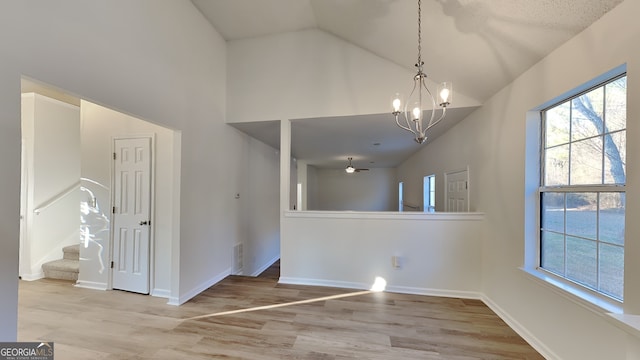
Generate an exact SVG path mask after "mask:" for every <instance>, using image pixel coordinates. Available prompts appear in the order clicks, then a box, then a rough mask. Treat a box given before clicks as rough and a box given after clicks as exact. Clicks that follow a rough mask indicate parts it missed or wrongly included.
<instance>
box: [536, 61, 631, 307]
mask: <svg viewBox="0 0 640 360" xmlns="http://www.w3.org/2000/svg"><path fill="white" fill-rule="evenodd" d="M626 76H627V73H626V71H624V72H621V73H618V74H615V75H614V76H610V77H607V78H605V79H602V80H601V81H599V82H597V83H594V84H593V85H591V86H589V87H588V88H585V89H583V90H582V91H580V92H577V93H574V94H572V95H571V96H566V97H562V98H560V99H559V101H555V102H553V103H552V104H550V105H549V106H547V107H545V108H542V109H541V110H540V112H539V114H540V115H539V116H540V127H539V131H540V139H539V150H538V155H539V159H538V161H539V163H538V169H539V179H538V189H537V214H538V216H537V241H536V251H537V256H536V270H539V271H542V272H543V273H544V276H551V277H552V278H554V279H555V281H559V282H560V283H561V284H562V288H565V290H566V289H567V286H569V287H570V288H576V291H577V292H586V293H587V294H589V296H594V297H595V298H597V299H598V301H600V300H604V301H606V302H610V301H613V302H614V303H617V304H622V303H623V302H624V290H623V293H622V294H621V297H620V298H618V297H616V296H613V295H611V294H608V293H606V292H603V291H600V290H598V289H596V288H594V287H591V286H589V285H586V284H583V283H581V282H579V281H577V280H576V279H572V278H571V277H568V276H567V275H566V273H567V264H566V259H567V250H566V246H567V237H575V236H574V234H571V233H567V225H566V213H567V203H566V196H567V194H569V193H594V194H597V195H596V199H597V200H596V204H597V207H596V219H597V221H598V224H599V213H600V194H603V193H622V194H625V195H626V182H627V181H626V176H625V179H624V183H623V184H620V183H605V178H604V173H605V164H606V159H605V158H606V153H605V151H606V150H605V147H604V143H603V145H602V149H601V151H602V179H601V182H602V183H601V184H585V185H582V184H571V168H569V170H568V177H569V178H568V179H567V184H566V185H546V181H545V180H546V179H545V177H546V170H547V169H546V155H547V150H549V149H553V148H554V147H555V146H564V145H565V144H566V145H569V162H570V161H571V155H572V154H571V146H572V145H573V144H574V143H577V142H579V141H582V140H585V139H590V138H596V137H602V138H603V141H606V140H605V139H604V138H605V137H606V135H608V134H615V133H618V132H622V131H624V132H625V136H626V133H627V124H626V118H625V126H624V128H623V129H615V130H613V131H608V128H607V127H606V114H605V117H604V121H605V122H604V124H605V125H604V127H603V128H602V131H601V133H598V134H596V135H593V136H591V137H585V138H580V139H574V138H573V131H572V130H573V129H572V128H571V125H570V127H569V131H568V136H569V140H568V141H567V142H566V143H560V144H554V145H553V146H550V147H548V148H547V144H546V142H547V133H546V130H547V129H546V126H547V118H546V115H547V112H548V110H550V109H553V108H556V107H558V106H561V105H563V104H566V103H569V104H571V102H572V101H573V100H574V99H576V98H579V97H581V96H583V95H585V94H587V93H590V92H592V91H594V90H596V89H599V88H603V91H604V93H603V99H602V101H603V102H604V103H606V101H607V100H606V85H608V84H610V83H613V82H615V81H617V80H619V79H621V78H624V77H626ZM626 106H627V101H625V107H626ZM572 111H573V109H572V107H570V115H569V121H570V123H571V121H572V120H573V114H572V113H571V112H572ZM625 151H626V143H625ZM625 162H626V161H625ZM625 173H626V170H625ZM625 175H626V174H625ZM545 193H564V194H565V195H564V204H563V206H562V208H563V209H564V217H565V220H564V223H563V231H562V236H563V242H564V247H565V248H564V253H563V256H564V259H565V260H564V263H563V266H564V275H561V274H558V273H556V272H554V271H552V270H549V269H546V268H544V267H543V266H542V262H543V233H544V232H545V231H549V229H544V228H543V223H542V221H543V212H544V210H545V208H544V204H543V195H544V194H545ZM624 215H625V217H626V206H625V208H624ZM598 226H599V225H598ZM595 237H596V238H595V239H590V238H589V239H587V238H585V239H586V240H589V241H594V242H595V244H596V261H595V265H596V276H597V279H598V280H597V285H596V286H597V287H599V285H600V271H601V268H600V263H599V260H598V257H599V256H600V250H599V245H600V244H601V243H605V244H607V242H606V241H605V242H602V241H601V240H600V234H599V233H598V231H597V230H596V236H595ZM625 238H626V237H625V236H624V235H623V242H622V245H616V246H619V247H622V249H623V252H624V245H625V244H624V241H625V240H626V239H625ZM622 274H623V278H622V285H623V287H624V282H625V278H624V265H623V268H622ZM570 292H573V290H571V291H570Z"/></svg>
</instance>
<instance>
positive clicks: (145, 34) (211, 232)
mask: <svg viewBox="0 0 640 360" xmlns="http://www.w3.org/2000/svg"><path fill="white" fill-rule="evenodd" d="M114 24H117V26H114ZM0 43H2V46H1V47H0V57H1V58H2V66H1V67H0V166H1V167H2V169H3V174H4V175H3V176H2V177H0V197H1V198H2V202H0V244H1V246H2V251H0V285H1V287H2V289H3V291H2V292H0V303H2V305H3V306H2V308H1V309H0V324H2V328H1V329H0V339H2V340H6V341H11V340H15V338H16V324H17V323H16V321H17V320H16V319H17V317H16V316H17V311H16V309H17V284H18V283H17V281H18V280H17V278H18V277H17V269H18V234H19V222H18V219H17V217H18V210H19V194H20V190H19V189H20V96H19V94H20V79H21V76H23V75H24V76H27V77H29V78H32V79H37V80H39V81H41V82H43V83H46V84H50V85H52V86H54V87H56V88H60V89H65V90H66V91H67V92H68V93H70V94H74V95H76V96H77V97H80V98H84V99H87V100H89V101H91V102H94V103H97V104H103V105H106V106H108V107H109V108H112V109H116V110H118V111H121V112H123V113H126V114H131V115H133V116H136V117H139V118H142V119H146V120H149V121H153V122H154V123H156V124H158V125H161V126H166V127H170V128H173V129H176V130H180V131H182V138H181V142H182V161H181V176H180V177H179V180H180V186H181V197H180V199H179V200H180V203H179V206H180V210H181V216H180V228H179V229H180V244H179V247H178V248H177V249H174V251H173V252H172V256H173V258H172V269H171V274H172V277H173V278H172V282H171V287H172V288H171V297H172V300H174V301H175V302H176V303H177V302H181V301H185V300H186V299H188V298H190V297H191V296H193V295H195V294H197V293H198V292H199V291H200V290H201V289H202V288H206V287H208V286H209V285H210V284H211V283H212V282H213V281H215V280H216V279H218V278H219V277H220V276H223V275H224V274H226V273H228V269H229V268H230V264H231V257H230V253H231V245H232V243H233V242H234V240H233V238H232V237H231V236H230V234H232V230H231V229H232V228H235V226H236V223H237V222H238V219H237V217H236V216H235V215H233V214H234V212H233V211H230V209H231V208H232V207H233V205H234V204H233V202H234V201H235V200H234V199H233V191H234V187H235V186H234V184H235V183H236V182H237V180H238V178H237V174H238V166H239V165H238V164H237V163H236V161H235V160H236V159H235V156H234V155H233V153H229V151H228V148H229V145H230V144H231V145H233V144H237V143H239V142H240V141H241V139H242V138H243V136H242V135H240V134H237V133H236V132H234V131H232V129H230V127H229V126H228V125H225V124H224V115H225V109H226V91H225V88H226V78H227V74H226V44H225V42H224V40H223V39H222V38H221V37H220V35H219V34H218V33H217V32H216V31H215V30H214V29H212V27H211V26H210V24H209V23H208V22H207V21H206V19H205V18H204V17H203V16H202V15H201V14H200V12H198V10H197V9H196V8H195V7H194V6H193V5H192V4H191V3H190V2H188V1H172V0H140V1H135V2H131V1H127V0H108V1H107V0H98V1H91V2H87V1H82V0H59V1H55V2H41V1H33V0H26V1H5V2H2V3H1V5H0ZM220 169H225V171H220ZM174 280H175V281H174Z"/></svg>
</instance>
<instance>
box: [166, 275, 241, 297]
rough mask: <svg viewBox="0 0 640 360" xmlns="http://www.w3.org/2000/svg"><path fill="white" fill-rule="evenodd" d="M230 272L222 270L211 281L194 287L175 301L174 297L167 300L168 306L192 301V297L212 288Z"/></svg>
mask: <svg viewBox="0 0 640 360" xmlns="http://www.w3.org/2000/svg"><path fill="white" fill-rule="evenodd" d="M231 270H232V269H231V268H228V269H226V270H224V271H223V272H221V273H219V274H218V275H216V276H214V277H212V278H211V279H209V280H207V281H205V282H203V283H201V284H200V285H198V286H196V287H194V288H193V289H191V290H189V291H187V292H186V293H184V294H182V295H180V297H178V298H177V299H176V298H175V297H170V298H169V305H182V304H184V303H186V302H187V301H189V300H191V299H193V298H194V297H196V296H197V295H198V294H200V293H201V292H203V291H205V290H207V289H208V288H210V287H212V286H213V285H215V284H216V283H218V282H220V281H222V280H223V279H224V278H226V277H227V276H229V275H231ZM176 300H177V301H176Z"/></svg>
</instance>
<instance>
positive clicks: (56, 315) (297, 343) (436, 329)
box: [18, 263, 543, 360]
mask: <svg viewBox="0 0 640 360" xmlns="http://www.w3.org/2000/svg"><path fill="white" fill-rule="evenodd" d="M278 274H279V268H278V263H276V264H275V265H274V266H272V267H271V268H270V269H269V270H267V271H266V272H265V273H264V274H262V275H261V276H260V277H258V278H249V277H240V276H230V277H228V278H227V279H225V280H223V281H222V282H220V283H218V284H216V285H215V286H213V287H211V288H210V289H208V290H207V291H205V292H204V293H202V294H200V295H198V296H197V297H195V298H194V299H192V300H191V301H189V302H188V303H186V304H184V305H182V306H180V307H175V306H170V305H166V299H160V298H154V297H151V296H144V295H137V294H131V293H126V292H122V291H106V292H105V291H98V290H87V289H80V288H75V287H73V286H72V285H71V283H70V282H65V281H59V280H46V279H45V280H38V281H33V282H25V281H21V282H20V291H19V296H20V298H19V310H18V340H19V341H53V342H54V343H55V355H56V356H55V358H56V359H59V360H73V359H82V360H87V359H252V360H259V359H353V358H360V359H453V360H456V359H458V360H463V359H464V360H469V359H543V357H542V356H540V355H539V354H538V353H537V352H536V351H535V350H534V349H533V348H532V347H531V346H529V345H528V344H527V343H526V342H525V341H524V340H522V338H520V337H519V336H518V335H517V334H516V333H515V332H514V331H513V330H511V329H510V328H509V327H508V326H507V325H506V324H505V323H504V322H503V321H502V320H500V318H498V317H497V316H496V315H495V314H494V313H493V312H492V311H491V310H490V309H489V308H488V307H487V306H485V305H484V304H483V303H482V302H481V301H478V300H463V299H452V298H439V297H429V296H417V295H403V294H393V293H371V292H361V291H356V290H346V289H335V288H322V287H310V286H292V285H279V284H277V278H278ZM329 297H334V298H329ZM271 305H278V306H279V307H273V308H267V307H269V306H271ZM247 309H249V310H252V311H246V310H247ZM236 311H237V312H236ZM225 312H226V314H225ZM221 313H222V314H221ZM213 314H217V315H215V316H209V315H213Z"/></svg>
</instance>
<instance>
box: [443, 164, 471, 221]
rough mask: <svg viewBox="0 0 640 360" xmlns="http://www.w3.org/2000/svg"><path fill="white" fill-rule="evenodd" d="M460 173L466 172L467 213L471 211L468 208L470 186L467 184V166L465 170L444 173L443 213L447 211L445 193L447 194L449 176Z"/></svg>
mask: <svg viewBox="0 0 640 360" xmlns="http://www.w3.org/2000/svg"><path fill="white" fill-rule="evenodd" d="M461 172H466V173H467V211H471V209H470V208H469V199H470V197H471V184H470V182H469V165H467V167H466V168H464V169H458V170H452V171H447V172H445V173H444V186H443V188H444V206H445V208H444V211H449V201H447V193H448V192H449V186H448V185H449V176H451V175H453V174H457V173H461Z"/></svg>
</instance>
